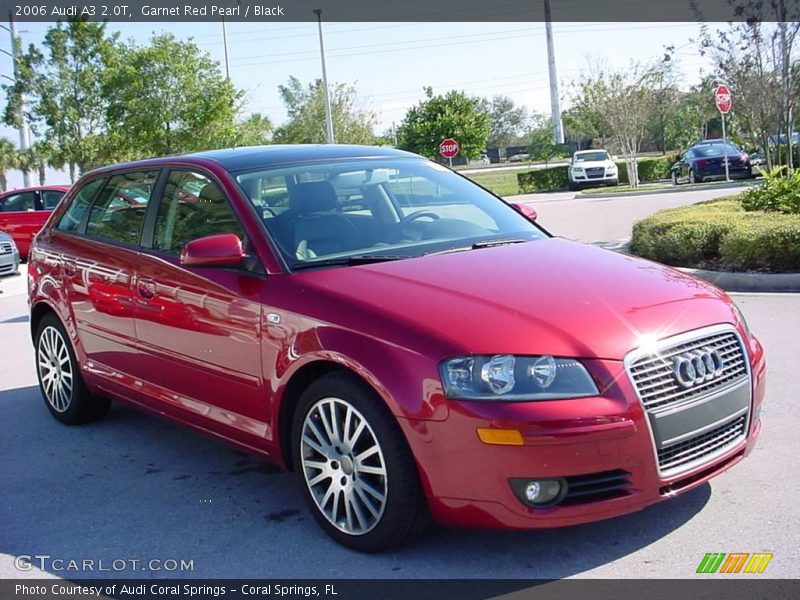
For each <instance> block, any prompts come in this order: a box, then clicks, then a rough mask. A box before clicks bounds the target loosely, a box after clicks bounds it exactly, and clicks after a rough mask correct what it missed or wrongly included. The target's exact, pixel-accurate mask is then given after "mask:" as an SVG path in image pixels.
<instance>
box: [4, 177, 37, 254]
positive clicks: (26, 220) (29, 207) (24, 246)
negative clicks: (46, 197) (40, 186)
mask: <svg viewBox="0 0 800 600" xmlns="http://www.w3.org/2000/svg"><path fill="white" fill-rule="evenodd" d="M38 202H39V197H38V193H37V192H36V191H34V190H25V191H22V192H17V193H12V194H7V195H6V196H4V197H3V198H0V231H5V232H6V233H7V234H9V235H10V236H11V237H12V238H13V240H14V243H15V244H16V245H17V249H18V250H19V253H20V256H22V257H23V258H25V257H26V256H28V249H29V248H30V244H31V240H32V239H33V236H34V235H36V233H37V232H38V231H39V229H41V227H42V225H44V221H45V219H46V218H47V217H46V215H42V214H40V213H37V204H38Z"/></svg>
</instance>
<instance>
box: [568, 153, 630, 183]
mask: <svg viewBox="0 0 800 600" xmlns="http://www.w3.org/2000/svg"><path fill="white" fill-rule="evenodd" d="M567 176H568V177H569V189H571V190H578V189H580V188H581V187H583V186H586V185H618V184H619V174H618V172H617V165H616V163H615V162H614V160H613V158H612V156H611V155H610V154H609V153H608V152H607V151H606V150H603V149H600V150H580V151H578V152H576V153H575V154H573V155H572V159H571V160H570V163H569V168H568V169H567Z"/></svg>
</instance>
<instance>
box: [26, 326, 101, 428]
mask: <svg viewBox="0 0 800 600" xmlns="http://www.w3.org/2000/svg"><path fill="white" fill-rule="evenodd" d="M35 340H36V343H35V351H36V375H37V377H38V379H39V389H40V390H41V392H42V397H43V398H44V402H45V405H46V406H47V409H48V410H49V411H50V414H51V415H53V416H54V417H55V418H56V419H57V420H58V421H60V422H62V423H64V424H66V425H79V424H81V423H88V422H90V421H94V420H96V419H99V418H100V417H103V416H104V415H105V414H106V413H107V412H108V408H109V406H110V405H111V402H110V401H109V400H108V399H107V398H99V397H96V396H93V395H92V394H90V393H89V390H88V388H87V387H86V384H85V383H84V381H83V377H82V376H81V372H80V369H79V368H78V361H77V360H76V359H75V351H74V350H73V348H72V344H71V343H70V341H69V336H68V335H67V332H66V330H65V329H64V326H63V325H62V324H61V321H59V319H58V317H56V316H55V315H54V314H52V313H50V314H48V315H46V316H45V317H44V318H42V321H41V323H39V327H38V328H37V330H36V338H35Z"/></svg>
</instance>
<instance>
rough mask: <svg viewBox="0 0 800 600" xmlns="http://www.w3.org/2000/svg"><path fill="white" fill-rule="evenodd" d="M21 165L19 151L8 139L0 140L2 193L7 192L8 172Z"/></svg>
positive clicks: (0, 188)
mask: <svg viewBox="0 0 800 600" xmlns="http://www.w3.org/2000/svg"><path fill="white" fill-rule="evenodd" d="M18 165H19V151H18V150H17V147H16V146H15V145H14V144H13V143H11V142H10V141H9V140H7V139H6V138H0V191H3V192H5V191H6V187H7V184H8V180H7V179H6V171H8V170H9V169H16V168H17V166H18Z"/></svg>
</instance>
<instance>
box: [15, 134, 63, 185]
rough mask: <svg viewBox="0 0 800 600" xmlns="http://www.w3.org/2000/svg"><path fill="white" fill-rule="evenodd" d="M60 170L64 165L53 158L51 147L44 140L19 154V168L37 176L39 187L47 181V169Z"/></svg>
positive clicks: (56, 158)
mask: <svg viewBox="0 0 800 600" xmlns="http://www.w3.org/2000/svg"><path fill="white" fill-rule="evenodd" d="M48 166H50V167H55V168H62V167H63V166H64V163H63V162H61V161H60V160H59V158H58V157H55V156H54V153H53V147H52V146H51V145H50V144H49V143H47V142H46V141H44V140H38V141H36V142H34V143H33V144H31V146H30V148H28V149H27V150H25V151H23V152H20V153H19V167H20V168H21V169H22V170H26V171H36V172H37V173H38V174H39V185H44V184H45V182H46V181H47V167H48Z"/></svg>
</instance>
